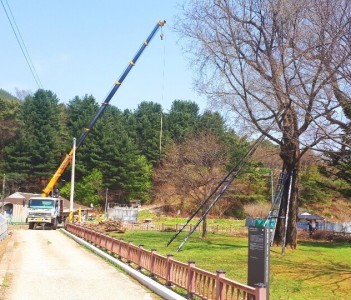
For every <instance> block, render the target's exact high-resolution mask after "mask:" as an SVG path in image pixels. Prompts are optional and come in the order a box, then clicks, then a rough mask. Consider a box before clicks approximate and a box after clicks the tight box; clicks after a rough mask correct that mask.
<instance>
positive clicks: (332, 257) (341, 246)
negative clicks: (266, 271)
mask: <svg viewBox="0 0 351 300" xmlns="http://www.w3.org/2000/svg"><path fill="white" fill-rule="evenodd" d="M173 234H174V233H170V232H151V231H149V232H145V231H142V232H140V231H134V232H132V231H129V232H126V233H124V234H114V236H115V237H116V238H119V239H124V240H128V241H130V240H131V241H133V243H134V244H135V245H139V244H143V245H144V246H145V248H146V249H152V248H156V249H157V251H158V253H160V254H162V255H166V254H173V255H174V259H176V260H178V261H183V262H187V261H189V260H194V261H195V262H196V266H198V267H200V268H202V269H205V270H208V271H210V272H215V271H216V270H219V269H221V270H224V271H226V277H228V278H230V279H233V280H236V281H239V282H241V283H246V282H247V254H248V249H247V238H245V237H235V236H230V235H222V234H221V235H219V234H209V235H208V237H207V238H206V239H204V240H203V239H201V238H200V235H199V234H198V233H195V234H194V235H193V236H192V238H191V239H189V241H188V242H187V243H186V244H185V246H184V248H183V250H181V251H180V252H176V249H177V247H178V245H179V244H180V242H181V241H182V240H183V238H184V237H185V234H181V235H180V236H179V237H178V238H177V239H176V240H175V241H174V242H173V243H172V244H171V245H170V246H169V247H166V244H167V242H168V241H169V239H170V238H171V237H172V236H173ZM270 274H271V276H270V283H271V285H270V295H271V298H270V299H296V300H300V299H301V300H305V299H349V297H350V294H351V244H349V243H330V242H329V243H328V242H314V241H313V242H299V245H298V249H296V250H290V249H286V251H285V255H284V256H282V255H281V248H280V247H272V248H271V271H270Z"/></svg>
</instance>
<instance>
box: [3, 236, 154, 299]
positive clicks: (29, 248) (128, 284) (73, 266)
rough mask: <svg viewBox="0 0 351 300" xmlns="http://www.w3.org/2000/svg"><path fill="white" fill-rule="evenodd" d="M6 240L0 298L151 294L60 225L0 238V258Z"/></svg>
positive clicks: (141, 296)
mask: <svg viewBox="0 0 351 300" xmlns="http://www.w3.org/2000/svg"><path fill="white" fill-rule="evenodd" d="M9 242H11V243H12V245H13V247H11V248H12V250H11V251H12V254H11V259H10V260H9V264H8V265H9V267H8V271H7V273H6V276H5V280H4V283H3V285H2V286H1V289H0V299H4V300H17V299H38V300H40V299H57V300H60V299H62V300H63V299H65V300H70V299H72V300H73V299H74V300H79V299H106V300H108V299H144V300H152V299H155V297H154V294H152V293H151V292H150V291H148V290H147V289H145V288H144V287H142V286H141V285H139V284H138V283H136V282H135V281H134V280H132V279H131V278H129V277H128V276H127V275H125V274H123V273H121V272H120V271H118V270H117V269H116V268H115V267H113V266H112V265H111V264H108V263H107V262H105V261H103V260H102V259H101V258H99V257H97V256H96V255H94V254H93V253H91V252H90V251H88V250H87V249H85V248H83V247H81V246H80V245H79V244H77V243H76V242H74V241H73V240H71V239H70V238H68V237H67V236H65V235H64V234H63V233H61V232H60V231H59V230H56V231H53V230H15V231H14V233H13V234H12V235H11V236H10V238H8V239H6V240H4V241H3V242H1V243H0V247H1V249H2V252H1V253H2V256H3V257H4V255H5V256H8V252H6V253H4V251H5V250H6V246H7V245H9ZM5 243H7V245H5ZM10 245H11V244H10Z"/></svg>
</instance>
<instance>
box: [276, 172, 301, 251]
mask: <svg viewBox="0 0 351 300" xmlns="http://www.w3.org/2000/svg"><path fill="white" fill-rule="evenodd" d="M286 172H287V174H291V176H290V177H289V181H288V182H286V184H285V189H284V192H283V197H282V202H281V206H280V210H279V218H278V222H277V230H276V235H275V238H274V241H275V243H276V244H277V245H282V246H283V244H282V243H283V240H284V237H286V239H285V245H289V246H290V247H291V248H292V249H296V246H297V229H296V226H297V214H298V194H299V193H298V176H297V174H298V170H296V169H293V170H291V168H290V169H289V168H287V169H286ZM290 180H291V181H292V182H291V191H290V193H289V189H290ZM289 194H290V199H289V198H288V197H289ZM288 205H289V208H288ZM287 211H288V214H287ZM286 216H287V219H286ZM285 245H284V246H285Z"/></svg>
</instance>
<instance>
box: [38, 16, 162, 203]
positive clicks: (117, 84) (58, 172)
mask: <svg viewBox="0 0 351 300" xmlns="http://www.w3.org/2000/svg"><path fill="white" fill-rule="evenodd" d="M165 24H166V21H158V22H157V24H156V26H155V27H154V29H153V30H152V31H151V33H150V35H149V36H148V38H147V39H146V40H145V41H144V43H143V44H142V45H141V47H140V48H139V50H138V52H137V53H136V54H135V56H134V58H133V59H132V60H131V61H130V62H129V64H128V65H127V67H126V69H125V70H124V71H123V73H122V75H121V76H120V77H119V79H118V80H117V81H116V82H115V83H114V85H113V88H112V89H111V91H110V92H109V94H108V95H107V97H106V98H105V100H104V102H103V103H102V104H101V106H100V108H99V110H98V111H97V112H96V114H95V115H94V117H93V118H92V119H91V121H90V123H89V124H88V126H87V127H86V128H84V131H83V132H82V134H81V135H80V137H79V138H78V139H77V143H76V150H77V149H78V148H79V147H80V146H81V145H82V144H83V142H84V140H85V138H86V137H87V135H88V134H89V132H90V131H91V129H92V128H93V127H94V125H95V123H96V122H97V120H98V119H99V118H100V117H101V116H102V114H103V113H104V111H105V109H106V107H107V105H108V104H109V102H110V101H111V99H112V97H113V96H114V94H115V93H116V92H117V90H118V89H119V87H120V86H121V84H122V83H123V81H124V79H125V78H126V77H127V75H128V73H129V72H130V70H131V69H132V68H133V67H134V65H135V63H136V62H137V60H138V59H139V57H140V55H141V54H142V53H143V52H144V50H145V48H146V46H147V45H148V44H149V43H150V41H151V40H152V38H153V37H154V35H155V34H156V32H157V31H158V30H159V28H160V27H163V26H164V25H165ZM73 150H74V149H73V148H72V149H71V151H70V152H69V153H68V154H66V156H65V158H64V159H63V161H62V162H61V164H60V166H59V167H58V169H57V170H56V172H55V174H54V175H53V177H52V178H51V179H50V181H49V183H48V184H47V185H46V187H45V188H44V189H43V191H42V196H43V197H47V196H49V194H50V193H51V192H52V190H53V189H54V187H55V185H56V183H57V181H58V180H59V178H60V177H61V175H62V174H63V173H64V172H65V170H66V168H67V167H68V166H69V165H70V163H71V161H72V155H73Z"/></svg>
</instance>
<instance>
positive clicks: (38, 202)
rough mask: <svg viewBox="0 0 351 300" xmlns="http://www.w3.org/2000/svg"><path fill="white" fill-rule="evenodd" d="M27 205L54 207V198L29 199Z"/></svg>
mask: <svg viewBox="0 0 351 300" xmlns="http://www.w3.org/2000/svg"><path fill="white" fill-rule="evenodd" d="M28 206H29V207H30V208H52V207H54V200H47V199H45V200H44V199H30V200H29V205H28Z"/></svg>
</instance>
